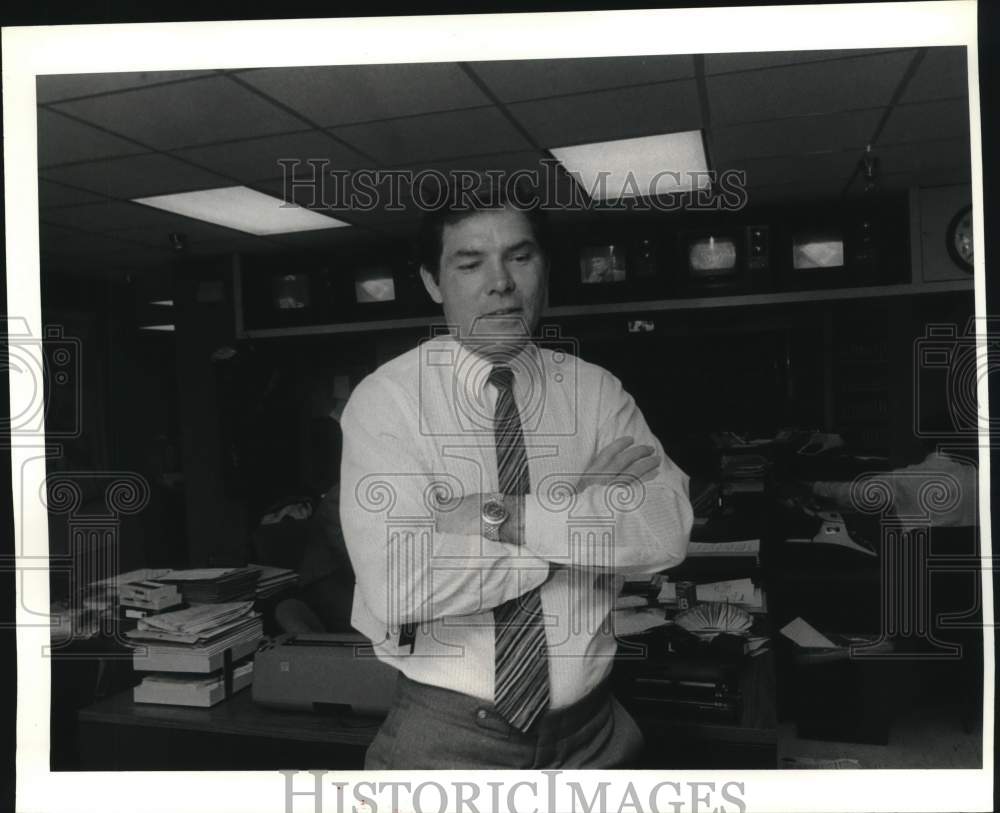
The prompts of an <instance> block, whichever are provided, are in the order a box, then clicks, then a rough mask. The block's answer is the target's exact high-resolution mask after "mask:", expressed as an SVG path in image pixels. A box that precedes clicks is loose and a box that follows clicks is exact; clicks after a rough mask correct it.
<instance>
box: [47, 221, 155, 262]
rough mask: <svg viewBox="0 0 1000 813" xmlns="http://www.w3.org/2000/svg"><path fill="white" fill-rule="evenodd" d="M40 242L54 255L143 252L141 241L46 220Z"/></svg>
mask: <svg viewBox="0 0 1000 813" xmlns="http://www.w3.org/2000/svg"><path fill="white" fill-rule="evenodd" d="M38 228H39V242H40V244H41V245H44V246H45V250H46V252H49V253H52V254H90V255H93V254H113V253H118V252H122V251H134V250H137V249H138V250H142V249H143V248H144V244H143V243H142V242H141V241H133V240H131V239H129V238H128V237H112V236H109V235H106V234H92V233H90V232H86V231H80V230H79V229H70V228H65V227H63V226H58V225H55V224H52V223H46V222H45V221H44V220H43V221H42V222H41V223H39V227H38Z"/></svg>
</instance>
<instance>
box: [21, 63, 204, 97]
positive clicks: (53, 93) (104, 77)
mask: <svg viewBox="0 0 1000 813" xmlns="http://www.w3.org/2000/svg"><path fill="white" fill-rule="evenodd" d="M210 74H211V71H139V72H134V73H131V72H130V73H64V74H54V75H52V76H39V77H37V80H36V84H35V96H36V98H37V100H38V103H39V104H45V103H46V102H55V101H59V100H61V99H72V98H76V97H78V96H90V95H93V94H95V93H108V92H112V91H117V90H125V89H129V88H137V87H145V86H148V85H157V84H161V83H163V82H176V81H178V80H183V79H191V78H194V77H198V76H208V75H210Z"/></svg>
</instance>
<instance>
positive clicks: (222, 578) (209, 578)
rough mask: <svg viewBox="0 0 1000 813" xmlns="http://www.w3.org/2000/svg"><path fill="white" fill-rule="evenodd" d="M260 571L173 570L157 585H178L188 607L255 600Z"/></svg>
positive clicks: (251, 568) (238, 568) (162, 577)
mask: <svg viewBox="0 0 1000 813" xmlns="http://www.w3.org/2000/svg"><path fill="white" fill-rule="evenodd" d="M259 576H260V571H259V570H257V569H256V568H254V567H216V568H198V569H195V570H171V571H169V572H167V573H164V574H163V575H162V576H159V577H158V578H157V581H160V582H165V583H167V584H176V585H177V588H178V589H179V590H180V591H181V595H182V596H183V597H184V601H185V602H187V603H188V604H208V603H215V602H226V601H243V600H246V599H252V598H254V596H255V595H256V591H257V579H258V578H259Z"/></svg>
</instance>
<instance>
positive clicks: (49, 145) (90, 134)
mask: <svg viewBox="0 0 1000 813" xmlns="http://www.w3.org/2000/svg"><path fill="white" fill-rule="evenodd" d="M140 152H148V150H145V149H143V148H142V147H138V146H136V145H135V144H132V143H131V142H129V141H126V140H125V139H123V138H119V137H118V136H114V135H111V134H110V133H105V132H102V131H101V130H98V129H96V128H94V127H91V126H90V125H89V124H81V123H80V122H78V121H74V120H73V119H70V118H66V116H61V115H59V114H58V113H52V112H50V111H48V110H46V109H45V108H39V109H38V165H39V166H40V167H46V166H50V165H52V164H65V163H68V162H70V161H86V160H89V159H91V158H111V157H114V156H119V155H135V154H136V153H140Z"/></svg>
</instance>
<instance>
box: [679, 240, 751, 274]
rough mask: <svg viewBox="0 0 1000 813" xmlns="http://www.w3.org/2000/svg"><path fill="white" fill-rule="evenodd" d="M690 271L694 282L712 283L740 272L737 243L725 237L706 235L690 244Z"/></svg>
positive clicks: (691, 241)
mask: <svg viewBox="0 0 1000 813" xmlns="http://www.w3.org/2000/svg"><path fill="white" fill-rule="evenodd" d="M688 271H689V274H690V276H691V278H692V279H693V280H694V281H699V280H702V281H711V280H713V279H716V278H721V277H728V276H732V275H734V274H736V273H737V272H738V271H739V268H738V265H737V257H736V241H735V240H734V239H733V238H732V237H729V236H725V235H719V236H716V235H706V236H704V237H696V238H693V239H692V240H690V241H689V242H688Z"/></svg>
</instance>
